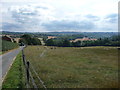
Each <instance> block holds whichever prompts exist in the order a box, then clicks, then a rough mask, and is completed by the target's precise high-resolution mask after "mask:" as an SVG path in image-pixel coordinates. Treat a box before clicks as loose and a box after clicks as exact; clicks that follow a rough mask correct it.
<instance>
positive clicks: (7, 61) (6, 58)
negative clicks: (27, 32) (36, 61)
mask: <svg viewBox="0 0 120 90" xmlns="http://www.w3.org/2000/svg"><path fill="white" fill-rule="evenodd" d="M22 49H23V47H20V48H18V49H15V50H13V51H10V52H8V53H5V54H3V55H1V56H0V75H2V79H4V77H5V75H6V73H7V72H8V71H9V68H10V66H11V64H12V63H13V60H14V59H15V57H16V56H17V55H18V53H19V52H20V51H21V50H22ZM1 62H2V63H1ZM1 68H2V69H1ZM1 70H2V71H1Z"/></svg>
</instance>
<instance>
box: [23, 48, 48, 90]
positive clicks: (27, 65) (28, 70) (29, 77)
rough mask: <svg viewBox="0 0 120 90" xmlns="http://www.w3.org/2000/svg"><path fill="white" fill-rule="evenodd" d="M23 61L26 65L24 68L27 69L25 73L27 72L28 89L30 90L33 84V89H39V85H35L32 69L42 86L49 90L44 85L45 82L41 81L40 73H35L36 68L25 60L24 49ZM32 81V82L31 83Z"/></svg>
mask: <svg viewBox="0 0 120 90" xmlns="http://www.w3.org/2000/svg"><path fill="white" fill-rule="evenodd" d="M22 59H23V64H24V67H25V71H26V76H25V77H26V80H27V81H26V87H27V88H30V83H32V85H33V87H34V88H36V89H37V88H38V87H37V85H36V83H35V80H34V78H33V76H32V73H31V71H30V68H31V69H32V71H33V72H34V73H35V75H36V77H37V79H38V80H39V82H40V83H41V85H42V86H43V88H44V89H45V90H47V88H46V86H45V84H44V82H43V81H42V80H41V78H40V77H39V76H38V73H37V72H36V71H35V69H34V67H33V66H32V64H31V63H30V62H29V61H26V58H25V55H24V48H23V49H22ZM30 80H31V81H32V82H30Z"/></svg>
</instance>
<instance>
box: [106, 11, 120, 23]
mask: <svg viewBox="0 0 120 90" xmlns="http://www.w3.org/2000/svg"><path fill="white" fill-rule="evenodd" d="M105 19H107V21H108V22H110V23H117V21H118V14H115V13H114V14H110V15H107V16H106V17H105Z"/></svg>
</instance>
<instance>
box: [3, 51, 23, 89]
mask: <svg viewBox="0 0 120 90" xmlns="http://www.w3.org/2000/svg"><path fill="white" fill-rule="evenodd" d="M22 68H23V64H22V58H21V53H20V54H19V55H18V56H17V57H16V59H15V61H14V63H13V65H12V66H11V69H10V70H9V72H8V74H7V76H6V77H5V80H4V81H3V85H2V88H3V89H5V88H24V86H25V85H24V82H25V81H24V76H23V73H24V72H23V69H22Z"/></svg>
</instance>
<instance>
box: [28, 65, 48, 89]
mask: <svg viewBox="0 0 120 90" xmlns="http://www.w3.org/2000/svg"><path fill="white" fill-rule="evenodd" d="M30 64H31V63H30ZM31 68H32V70H33V72H34V73H35V74H36V76H37V78H38V79H39V82H40V83H41V84H42V86H43V87H44V88H45V89H47V87H46V86H45V84H44V82H43V81H42V80H41V78H40V77H39V76H38V73H37V72H36V71H35V69H34V67H33V66H32V65H31Z"/></svg>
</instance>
